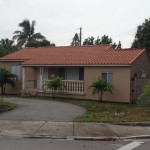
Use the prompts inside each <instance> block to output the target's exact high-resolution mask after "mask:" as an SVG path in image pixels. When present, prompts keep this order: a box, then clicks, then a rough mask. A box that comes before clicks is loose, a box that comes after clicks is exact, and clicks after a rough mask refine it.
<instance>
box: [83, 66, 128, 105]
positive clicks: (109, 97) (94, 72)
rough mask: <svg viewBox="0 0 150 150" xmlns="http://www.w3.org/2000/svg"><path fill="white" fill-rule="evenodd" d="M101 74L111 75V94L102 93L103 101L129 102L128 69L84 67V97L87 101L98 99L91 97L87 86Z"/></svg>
mask: <svg viewBox="0 0 150 150" xmlns="http://www.w3.org/2000/svg"><path fill="white" fill-rule="evenodd" d="M102 72H111V73H113V93H112V94H110V93H104V100H106V101H116V102H130V67H85V69H84V81H85V89H84V90H85V94H86V96H85V97H86V98H87V99H94V100H97V99H98V96H97V95H95V96H93V95H92V92H91V90H90V89H89V86H90V85H91V84H92V82H93V81H95V80H96V79H97V78H99V77H101V73H102Z"/></svg>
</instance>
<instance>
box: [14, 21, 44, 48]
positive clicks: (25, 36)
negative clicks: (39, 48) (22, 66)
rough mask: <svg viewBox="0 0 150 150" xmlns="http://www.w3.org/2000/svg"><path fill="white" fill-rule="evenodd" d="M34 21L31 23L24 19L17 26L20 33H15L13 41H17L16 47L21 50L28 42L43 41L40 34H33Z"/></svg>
mask: <svg viewBox="0 0 150 150" xmlns="http://www.w3.org/2000/svg"><path fill="white" fill-rule="evenodd" d="M35 24H36V22H35V21H32V23H30V22H29V20H27V19H25V20H23V22H21V23H20V24H19V27H21V28H22V31H15V32H14V34H15V35H14V36H13V39H14V40H17V42H18V43H17V46H18V47H19V48H21V47H22V46H24V45H25V44H26V43H28V42H33V41H36V40H45V37H44V36H43V35H42V34H41V33H34V30H35Z"/></svg>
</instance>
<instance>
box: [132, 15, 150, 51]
mask: <svg viewBox="0 0 150 150" xmlns="http://www.w3.org/2000/svg"><path fill="white" fill-rule="evenodd" d="M132 48H145V49H147V50H148V51H150V18H149V19H145V22H144V23H142V25H140V26H138V27H137V32H136V34H135V39H134V41H133V43H132Z"/></svg>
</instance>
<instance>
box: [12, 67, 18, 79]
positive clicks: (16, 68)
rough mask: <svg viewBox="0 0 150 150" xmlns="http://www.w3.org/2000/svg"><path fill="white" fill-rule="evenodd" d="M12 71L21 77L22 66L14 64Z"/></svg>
mask: <svg viewBox="0 0 150 150" xmlns="http://www.w3.org/2000/svg"><path fill="white" fill-rule="evenodd" d="M11 73H12V74H15V75H16V76H17V79H20V66H19V65H12V66H11Z"/></svg>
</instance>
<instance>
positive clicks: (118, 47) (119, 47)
mask: <svg viewBox="0 0 150 150" xmlns="http://www.w3.org/2000/svg"><path fill="white" fill-rule="evenodd" d="M121 45H122V44H121V42H120V41H119V43H118V45H117V46H116V48H117V49H122V46H121Z"/></svg>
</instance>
